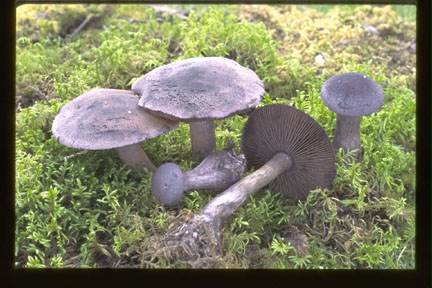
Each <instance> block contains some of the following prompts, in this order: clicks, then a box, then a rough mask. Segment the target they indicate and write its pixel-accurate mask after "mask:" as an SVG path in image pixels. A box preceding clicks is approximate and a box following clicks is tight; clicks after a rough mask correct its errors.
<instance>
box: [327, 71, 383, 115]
mask: <svg viewBox="0 0 432 288" xmlns="http://www.w3.org/2000/svg"><path fill="white" fill-rule="evenodd" d="M321 97H322V100H323V102H324V104H325V105H326V106H327V107H328V108H330V110H332V111H334V112H336V113H338V114H341V115H344V116H352V117H359V116H365V115H369V114H371V113H373V112H375V111H377V110H378V109H379V108H380V107H381V105H382V104H383V102H384V92H383V90H382V89H381V87H380V86H379V85H378V84H377V83H376V82H375V81H373V80H372V79H370V78H369V77H367V76H365V75H363V74H361V73H354V72H350V73H344V74H339V75H335V76H332V77H330V78H329V79H328V80H327V81H326V82H325V83H324V85H323V87H322V88H321Z"/></svg>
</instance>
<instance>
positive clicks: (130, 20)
mask: <svg viewBox="0 0 432 288" xmlns="http://www.w3.org/2000/svg"><path fill="white" fill-rule="evenodd" d="M117 19H123V20H127V21H129V23H146V22H147V20H140V19H133V18H129V17H125V16H122V15H118V16H117Z"/></svg>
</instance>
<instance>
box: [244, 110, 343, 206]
mask: <svg viewBox="0 0 432 288" xmlns="http://www.w3.org/2000/svg"><path fill="white" fill-rule="evenodd" d="M241 147H242V150H243V153H244V155H245V157H246V160H247V163H248V166H252V167H255V168H259V167H261V166H262V165H264V164H265V163H266V162H267V161H269V160H270V159H271V158H272V157H273V155H275V154H276V153H278V152H284V153H286V154H288V155H289V156H290V157H291V158H292V161H293V164H292V166H291V168H289V169H288V170H286V171H284V172H283V173H282V174H280V175H279V176H278V177H277V178H276V179H275V180H273V182H271V183H270V188H271V189H272V191H274V192H279V193H281V194H282V195H284V196H285V197H288V198H294V199H299V200H304V199H306V197H307V195H308V194H309V192H310V191H311V190H314V189H317V188H318V187H321V188H323V189H324V188H328V187H329V186H330V185H331V183H332V181H333V178H334V176H335V174H336V168H335V154H334V152H333V147H332V144H331V143H330V139H329V138H328V136H327V134H326V132H325V131H324V129H323V128H322V127H321V126H320V125H319V123H318V122H316V121H315V120H314V119H313V118H312V117H311V116H309V115H308V114H306V113H304V112H303V111H301V110H298V109H296V108H294V107H291V106H287V105H282V104H272V105H267V106H264V107H261V108H259V109H257V110H255V111H254V112H252V114H251V115H250V116H249V119H248V121H247V122H246V124H245V126H244V127H243V135H242V141H241Z"/></svg>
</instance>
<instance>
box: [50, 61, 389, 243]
mask: <svg viewBox="0 0 432 288" xmlns="http://www.w3.org/2000/svg"><path fill="white" fill-rule="evenodd" d="M131 89H132V91H125V90H118V89H93V90H91V91H88V92H86V93H84V94H82V95H81V96H79V97H77V98H75V99H74V100H72V101H71V102H69V103H68V104H66V105H65V106H64V107H63V108H62V109H61V110H60V113H59V114H58V115H57V116H56V117H55V119H54V122H53V126H52V133H53V136H54V137H55V138H56V140H57V141H58V142H60V143H61V144H63V145H66V146H69V147H73V148H81V149H88V150H100V149H115V150H116V151H117V153H118V155H119V157H120V159H121V161H123V162H124V163H125V164H127V165H129V166H131V167H136V168H138V169H140V170H142V171H144V170H145V169H147V170H149V171H151V172H153V173H154V174H153V176H152V193H153V195H154V197H155V198H156V199H157V200H158V201H159V202H160V203H162V204H163V205H166V206H175V205H178V204H179V203H180V201H181V199H182V197H183V194H184V192H185V191H189V190H211V191H218V192H220V191H223V190H225V191H223V192H222V193H220V194H219V195H217V196H216V197H215V198H214V199H213V200H212V201H210V202H209V203H208V204H207V205H205V207H204V208H203V209H202V210H201V211H200V212H199V213H198V214H196V215H195V216H194V217H193V219H192V221H191V222H190V223H189V224H188V225H183V226H182V227H181V228H180V229H177V230H175V233H174V234H170V233H168V234H167V237H166V239H170V240H169V241H171V242H170V243H171V244H172V243H173V241H174V243H175V242H176V241H178V242H181V241H182V237H186V236H185V235H189V236H187V237H190V235H193V239H190V238H188V239H189V240H188V241H187V243H189V244H190V245H193V243H194V242H196V241H198V240H197V239H198V238H199V237H200V235H201V234H202V233H203V231H212V233H213V234H212V235H213V236H214V237H216V242H215V243H216V244H217V245H219V244H220V241H219V237H220V235H219V230H220V225H221V223H222V222H223V221H224V220H225V219H227V218H228V217H229V216H230V215H232V213H234V211H235V210H236V209H237V208H238V207H239V206H240V205H241V204H242V203H244V202H245V201H246V199H247V198H248V197H249V196H250V195H252V194H254V193H256V192H257V191H259V190H260V189H261V188H263V187H265V186H267V185H269V188H270V189H271V190H272V191H273V192H276V193H280V194H282V195H283V196H285V197H289V198H292V199H296V200H305V199H306V198H307V196H308V195H309V193H310V191H311V190H314V189H317V188H322V189H325V188H328V187H330V186H331V184H332V182H333V179H334V177H335V174H336V169H335V151H338V150H339V148H342V149H343V150H344V151H345V152H346V151H349V150H356V149H358V150H360V148H361V145H360V117H361V116H364V115H369V114H371V113H373V112H374V111H376V110H377V109H379V108H380V107H381V105H382V104H383V101H384V93H383V91H382V89H381V87H379V85H378V84H377V83H375V82H374V81H373V80H371V79H370V78H368V77H367V76H365V75H363V74H360V73H344V74H340V75H335V76H333V77H331V78H330V79H329V80H328V81H326V82H325V84H324V85H323V87H322V90H321V95H322V100H323V102H324V104H325V105H327V106H328V107H329V108H330V109H331V110H332V111H334V112H336V113H337V121H336V129H335V135H334V140H333V143H331V142H330V139H329V137H328V136H327V134H326V132H325V131H324V129H323V128H322V127H321V126H320V125H319V124H318V122H316V121H315V120H314V119H313V118H312V117H311V116H309V115H308V114H306V113H304V112H303V111H301V110H298V109H296V108H294V107H291V106H287V105H282V104H272V105H267V106H264V107H261V108H259V109H256V110H255V111H253V112H252V113H251V114H250V116H249V118H248V120H247V122H246V124H245V125H244V127H243V131H242V138H241V149H242V152H243V153H244V155H239V156H236V155H235V154H234V152H233V151H228V150H222V151H215V148H216V145H215V143H216V142H215V131H214V120H215V119H223V118H226V117H229V116H231V115H234V114H237V113H244V112H247V111H250V110H251V109H253V108H255V107H256V105H257V104H258V103H259V102H260V101H261V100H262V97H263V95H264V85H263V83H262V82H261V80H260V79H259V77H258V76H257V75H256V74H255V73H254V72H253V71H252V70H250V69H248V68H245V67H242V66H241V65H239V64H238V63H236V62H235V61H233V60H230V59H226V58H221V57H204V58H190V59H185V60H181V61H177V62H174V63H170V64H167V65H165V66H161V67H158V68H156V69H154V70H152V71H150V72H149V73H147V74H145V75H144V76H142V77H140V78H138V79H137V80H136V81H135V82H134V83H133V85H132V88H131ZM179 121H183V122H186V123H189V125H190V138H191V147H192V156H193V158H194V160H200V161H201V163H200V164H199V165H198V166H197V167H195V168H194V169H192V170H190V171H187V172H183V171H182V170H181V169H180V167H179V166H178V165H177V164H175V163H165V164H162V165H161V166H160V167H159V168H157V167H156V166H155V165H154V164H153V163H152V162H151V160H150V159H149V157H148V156H147V154H146V153H145V152H144V150H143V149H142V147H141V145H140V144H139V143H140V142H142V141H144V140H146V139H149V138H153V137H156V136H158V135H161V134H162V133H165V132H167V131H170V130H172V129H175V128H177V127H178V126H179ZM359 155H360V153H359V154H358V155H357V160H359V159H360V158H361V155H360V156H359ZM246 167H249V168H251V167H253V168H254V169H256V171H254V172H252V173H250V174H249V175H248V176H246V177H244V178H242V176H243V174H244V172H245V171H246ZM201 236H202V235H201ZM171 244H170V245H171ZM189 244H188V245H189ZM171 246H173V245H171ZM174 246H175V245H174ZM200 249H201V248H200ZM200 251H207V250H206V249H204V250H202V249H201V250H200Z"/></svg>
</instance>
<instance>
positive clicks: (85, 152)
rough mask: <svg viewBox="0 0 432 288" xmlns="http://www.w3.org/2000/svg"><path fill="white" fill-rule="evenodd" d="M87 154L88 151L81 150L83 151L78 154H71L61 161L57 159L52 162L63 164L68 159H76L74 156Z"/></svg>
mask: <svg viewBox="0 0 432 288" xmlns="http://www.w3.org/2000/svg"><path fill="white" fill-rule="evenodd" d="M87 152H89V150H83V151H80V152H77V153H74V154H71V155H68V156H65V157H63V158H61V159H57V160H54V161H55V162H63V161H65V160H68V159H71V158H74V157H76V156H80V155H84V154H87Z"/></svg>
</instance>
